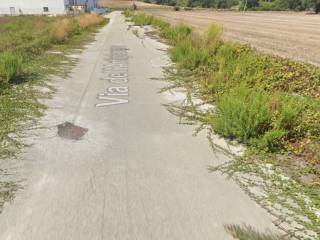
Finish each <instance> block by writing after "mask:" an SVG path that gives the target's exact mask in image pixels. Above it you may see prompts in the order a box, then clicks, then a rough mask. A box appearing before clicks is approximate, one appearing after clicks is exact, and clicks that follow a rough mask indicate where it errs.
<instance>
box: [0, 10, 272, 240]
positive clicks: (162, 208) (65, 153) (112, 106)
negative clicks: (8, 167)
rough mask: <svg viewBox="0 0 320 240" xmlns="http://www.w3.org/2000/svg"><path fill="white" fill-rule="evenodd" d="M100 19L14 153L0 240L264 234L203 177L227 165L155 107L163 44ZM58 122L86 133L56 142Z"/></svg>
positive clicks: (251, 216)
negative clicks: (18, 165)
mask: <svg viewBox="0 0 320 240" xmlns="http://www.w3.org/2000/svg"><path fill="white" fill-rule="evenodd" d="M110 17H111V22H110V24H109V25H108V26H106V27H104V28H103V29H102V30H101V31H100V32H99V33H98V35H97V38H96V41H95V42H94V43H92V44H90V45H88V47H87V48H86V50H84V51H83V53H82V54H81V55H79V56H78V57H79V60H80V61H79V64H78V65H77V66H76V67H75V69H74V70H73V73H72V74H71V77H70V78H69V79H55V80H54V82H53V83H54V85H55V86H57V88H58V93H57V94H56V95H55V97H54V98H53V99H51V100H48V102H47V104H48V105H49V110H48V111H47V114H46V116H45V117H44V119H43V120H42V121H41V124H42V125H43V126H46V127H47V128H46V129H39V130H37V131H36V135H34V136H33V139H31V140H32V141H33V143H34V145H33V146H32V147H30V148H28V149H27V152H26V153H25V154H24V162H23V163H24V175H25V176H24V177H25V178H26V187H25V188H24V190H21V191H20V192H19V193H18V195H17V197H16V199H15V200H14V202H12V203H10V204H7V205H6V207H5V209H4V212H3V213H2V214H1V215H0V239H1V240H69V239H70V240H113V239H115V240H126V239H128V240H129V239H130V240H134V239H136V240H154V239H159V240H174V239H177V240H189V239H190V240H197V239H199V240H205V239H211V240H221V239H222V240H224V239H232V238H231V237H230V236H229V235H228V234H227V233H226V231H225V230H224V227H223V225H224V224H234V223H246V224H250V225H252V226H254V227H256V228H258V229H260V230H266V229H268V228H269V229H273V225H272V222H271V220H272V219H271V217H270V216H268V214H267V213H266V211H265V210H263V209H262V208H261V207H259V206H258V205H257V204H256V203H255V202H253V201H252V200H250V198H249V197H248V196H246V195H245V193H244V192H243V191H242V190H241V189H240V188H239V187H238V186H237V185H236V184H235V183H234V182H232V181H229V180H226V179H225V177H224V176H221V175H219V174H218V173H210V172H209V171H208V170H207V167H208V166H209V165H216V164H218V163H222V162H224V161H227V160H229V159H228V157H226V156H224V155H223V154H222V153H219V152H212V151H211V150H210V148H209V144H208V142H207V140H206V138H205V136H201V135H200V136H198V137H193V136H192V133H193V131H194V126H186V125H179V124H178V119H177V118H176V117H175V116H173V115H171V114H170V113H169V112H168V111H167V110H166V108H165V107H164V106H162V103H167V102H168V101H171V100H170V98H168V97H166V96H165V95H161V94H159V93H158V90H159V89H160V87H162V86H163V84H164V83H163V82H159V81H154V80H150V78H157V77H163V75H162V69H161V66H162V65H164V64H166V62H167V60H168V58H167V56H166V52H165V51H163V48H164V45H163V44H161V43H158V42H156V40H152V39H144V40H143V41H142V39H141V38H138V37H137V36H135V35H134V34H133V33H132V31H131V30H128V29H127V28H128V26H127V23H126V22H125V19H124V17H123V16H122V15H121V14H120V12H114V13H112V14H111V15H110ZM73 57H77V56H73ZM65 121H69V122H71V123H74V124H76V125H78V126H81V127H83V128H87V129H88V131H87V132H86V133H85V131H82V130H81V129H75V130H74V131H65V132H60V133H59V134H60V136H59V135H58V134H57V127H56V126H57V125H58V124H61V123H64V122H65ZM62 127H63V126H62ZM83 133H84V134H85V135H84V136H83V138H82V139H81V140H70V139H66V138H64V137H75V138H76V137H79V136H81V134H83Z"/></svg>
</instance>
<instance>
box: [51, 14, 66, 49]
mask: <svg viewBox="0 0 320 240" xmlns="http://www.w3.org/2000/svg"><path fill="white" fill-rule="evenodd" d="M69 25H70V20H69V19H67V18H63V19H59V20H58V21H57V22H55V23H54V26H53V28H52V37H53V39H54V40H55V41H57V42H59V43H62V42H65V41H66V40H67V39H68V36H69Z"/></svg>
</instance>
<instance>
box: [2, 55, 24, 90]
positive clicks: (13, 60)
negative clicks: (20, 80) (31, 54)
mask: <svg viewBox="0 0 320 240" xmlns="http://www.w3.org/2000/svg"><path fill="white" fill-rule="evenodd" d="M21 68H22V58H21V57H20V56H18V55H14V54H13V53H10V52H3V53H0V80H1V81H2V82H3V83H5V84H7V83H9V82H10V81H11V80H13V79H14V77H16V76H18V75H19V73H20V72H21Z"/></svg>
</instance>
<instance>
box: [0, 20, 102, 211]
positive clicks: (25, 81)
mask: <svg viewBox="0 0 320 240" xmlns="http://www.w3.org/2000/svg"><path fill="white" fill-rule="evenodd" d="M106 23H107V20H106V19H105V18H103V17H101V16H98V15H95V14H85V15H80V16H77V17H46V16H17V17H0V43H1V44H0V158H1V159H5V158H8V157H13V156H16V153H17V152H19V150H20V149H21V148H22V147H23V146H24V141H23V138H24V137H25V130H26V129H29V128H34V127H35V122H36V121H37V118H38V117H39V116H41V115H42V113H43V110H44V109H45V105H43V104H42V103H41V99H43V98H47V97H50V95H51V93H52V92H53V91H54V89H53V88H52V86H50V85H49V81H48V80H49V79H50V77H51V76H52V75H59V76H62V77H65V76H66V74H68V71H69V70H70V67H71V66H72V65H73V64H74V62H75V60H74V59H71V58H68V57H67V56H66V54H67V53H68V52H70V51H71V50H74V49H79V48H80V47H81V46H82V45H83V44H84V43H85V42H87V41H88V40H90V39H91V38H92V36H93V34H92V33H94V32H96V30H97V29H98V28H99V27H101V26H103V25H105V24H106ZM43 87H45V88H46V89H49V90H50V91H43V90H41V89H44V88H43ZM5 171H6V170H5V169H1V168H0V173H1V174H2V175H3V176H5V175H8V174H7V173H6V172H5ZM17 188H18V185H17V184H15V183H13V182H8V181H7V180H5V179H3V178H2V177H1V176H0V212H1V207H2V205H3V203H4V202H5V201H8V200H10V199H11V198H12V196H13V191H15V190H16V189H17Z"/></svg>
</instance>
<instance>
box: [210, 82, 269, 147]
mask: <svg viewBox="0 0 320 240" xmlns="http://www.w3.org/2000/svg"><path fill="white" fill-rule="evenodd" d="M268 102H269V96H268V95H267V94H266V93H265V92H264V91H262V90H259V89H250V88H248V86H246V85H244V84H242V85H240V86H239V87H236V88H234V89H233V90H231V91H230V92H228V93H225V94H224V95H223V96H222V97H221V98H220V99H219V101H218V102H217V112H216V113H215V114H214V116H213V119H212V125H213V128H214V129H215V131H216V132H217V133H219V134H221V135H223V136H225V137H229V138H235V139H237V140H239V141H240V142H244V143H249V140H250V139H251V138H260V137H261V136H262V135H263V134H264V133H265V132H266V131H267V130H268V129H269V128H270V126H271V117H272V115H271V112H270V111H269V107H268Z"/></svg>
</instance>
